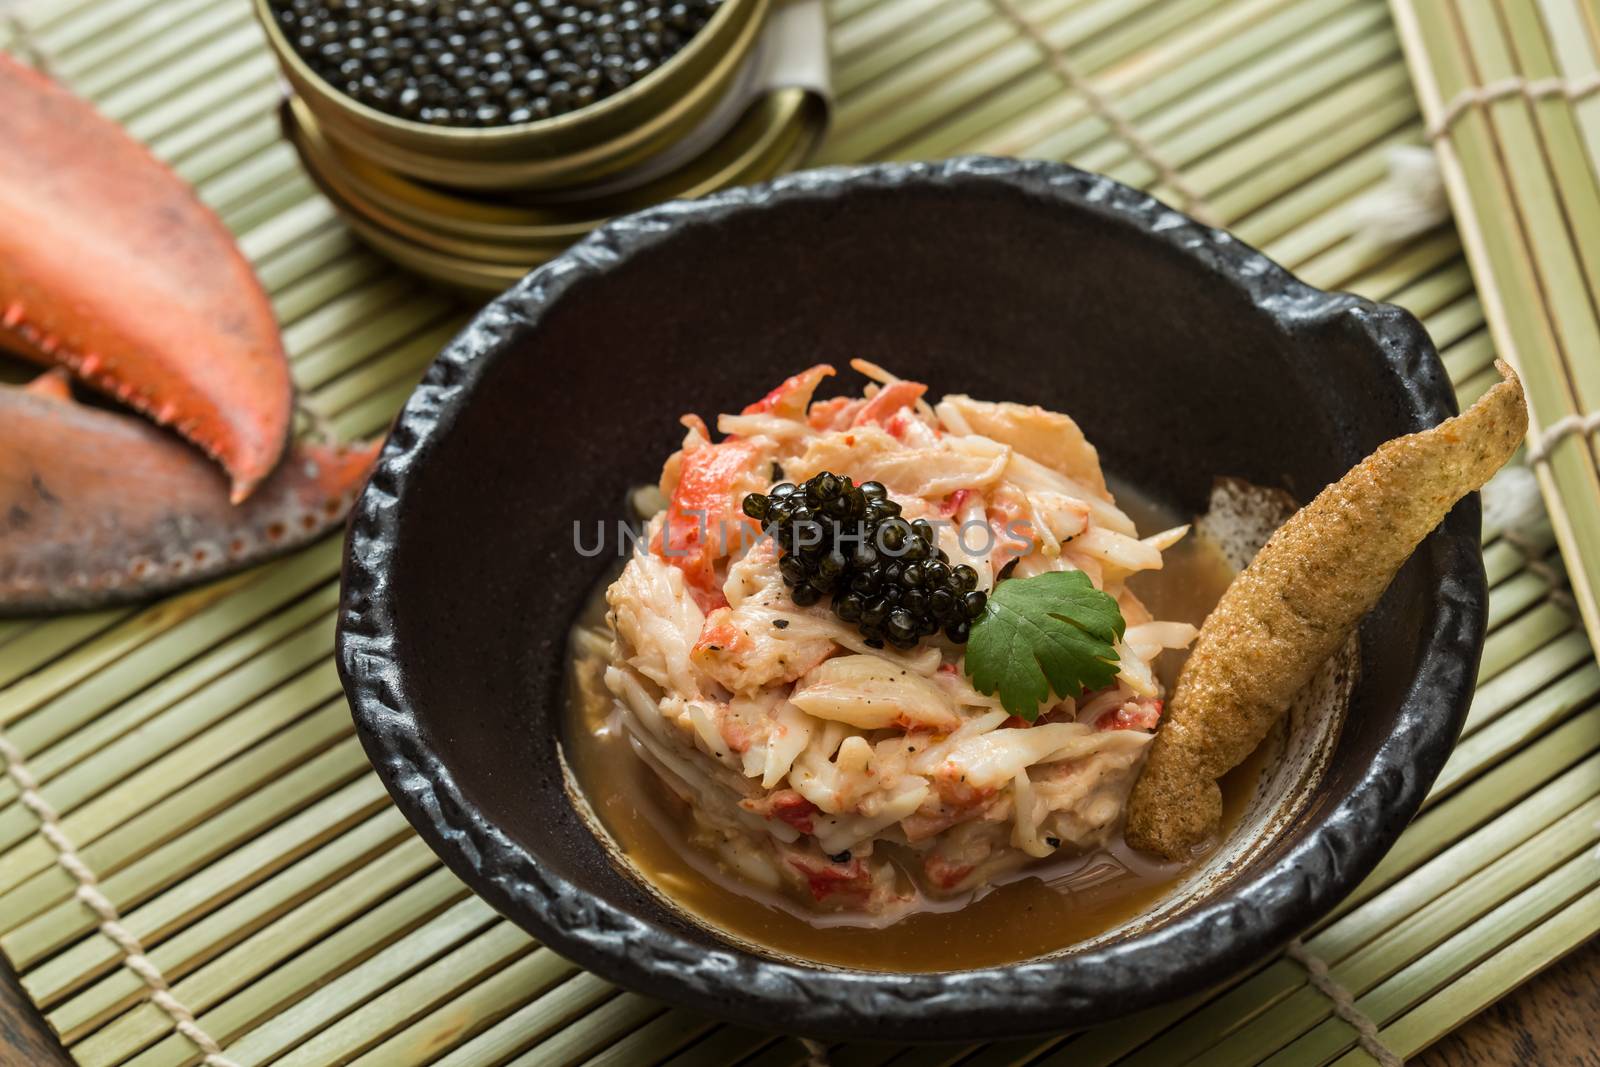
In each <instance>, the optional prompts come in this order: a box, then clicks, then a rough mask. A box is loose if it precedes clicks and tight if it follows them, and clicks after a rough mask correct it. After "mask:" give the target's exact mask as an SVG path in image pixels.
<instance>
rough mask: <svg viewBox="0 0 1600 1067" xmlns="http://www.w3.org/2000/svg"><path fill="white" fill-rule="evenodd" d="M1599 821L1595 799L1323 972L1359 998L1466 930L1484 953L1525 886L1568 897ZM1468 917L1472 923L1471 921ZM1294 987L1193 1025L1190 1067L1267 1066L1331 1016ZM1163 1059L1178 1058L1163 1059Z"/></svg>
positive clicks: (1327, 1007)
mask: <svg viewBox="0 0 1600 1067" xmlns="http://www.w3.org/2000/svg"><path fill="white" fill-rule="evenodd" d="M1597 817H1600V800H1593V801H1590V802H1589V803H1588V804H1586V805H1584V806H1583V807H1580V808H1578V809H1575V810H1574V811H1573V812H1571V813H1569V815H1568V816H1567V817H1565V818H1564V819H1562V821H1561V822H1559V823H1557V824H1556V825H1555V826H1553V827H1551V828H1549V829H1548V830H1546V831H1544V832H1543V833H1540V834H1536V835H1534V836H1532V837H1530V838H1528V839H1527V840H1526V841H1524V842H1522V843H1521V844H1520V845H1519V846H1518V847H1517V848H1515V849H1513V850H1512V851H1510V852H1508V853H1507V854H1506V855H1505V856H1503V857H1501V858H1500V859H1499V860H1497V861H1496V862H1494V863H1492V864H1489V865H1487V866H1485V867H1482V868H1480V869H1479V870H1477V871H1475V872H1474V873H1473V876H1472V877H1471V878H1470V879H1465V880H1462V881H1460V882H1459V883H1458V884H1457V885H1456V886H1455V887H1453V888H1452V889H1451V890H1449V891H1448V892H1446V893H1444V894H1443V895H1441V896H1439V897H1437V898H1436V899H1434V900H1433V901H1431V902H1429V903H1428V904H1427V905H1426V906H1424V907H1422V908H1420V909H1418V910H1416V911H1414V912H1412V913H1411V914H1409V915H1408V916H1406V919H1405V922H1404V923H1403V924H1399V925H1397V926H1395V927H1394V928H1392V929H1390V930H1389V931H1387V932H1386V933H1385V934H1384V936H1383V937H1382V938H1380V939H1378V940H1377V941H1375V942H1370V943H1368V944H1366V945H1363V946H1361V947H1360V948H1359V949H1357V950H1356V951H1353V952H1351V953H1350V955H1348V956H1346V957H1344V958H1341V959H1340V960H1339V961H1338V962H1337V963H1335V964H1333V966H1332V967H1331V968H1330V972H1329V973H1330V974H1331V975H1332V977H1333V978H1334V980H1335V981H1337V982H1339V984H1340V985H1342V986H1344V987H1345V988H1346V989H1349V990H1351V992H1353V993H1356V994H1358V1001H1359V999H1360V997H1359V994H1363V993H1366V992H1367V991H1369V990H1371V989H1373V988H1374V987H1376V986H1378V985H1379V984H1380V982H1383V981H1385V980H1387V979H1389V978H1391V977H1392V976H1394V975H1395V974H1397V973H1399V972H1401V971H1403V970H1405V969H1407V967H1408V965H1410V964H1411V962H1412V961H1414V960H1418V959H1422V958H1425V957H1426V955H1427V954H1429V953H1431V952H1434V951H1438V950H1439V949H1440V948H1441V947H1443V946H1445V945H1448V944H1450V943H1451V942H1452V941H1453V940H1454V939H1457V938H1459V937H1461V936H1462V935H1463V932H1464V931H1473V932H1474V933H1475V936H1476V937H1477V938H1478V944H1479V946H1480V948H1481V950H1482V951H1483V952H1485V953H1486V952H1488V951H1489V950H1490V948H1491V947H1492V946H1493V945H1494V944H1495V942H1494V941H1493V940H1488V939H1485V937H1484V933H1485V931H1484V929H1483V925H1484V924H1485V922H1486V921H1487V920H1489V919H1490V918H1491V917H1495V916H1501V917H1504V910H1505V908H1506V907H1507V903H1508V901H1518V902H1520V903H1522V904H1526V902H1527V901H1526V899H1525V897H1526V894H1527V892H1528V890H1529V887H1530V886H1533V887H1538V888H1539V889H1540V890H1541V891H1545V890H1548V889H1550V888H1551V887H1552V886H1559V887H1560V890H1559V891H1558V893H1557V897H1558V899H1557V900H1556V901H1555V902H1554V903H1560V902H1561V900H1564V899H1566V897H1565V896H1564V895H1563V894H1564V893H1566V892H1568V891H1569V887H1568V885H1567V883H1568V882H1570V881H1571V880H1572V874H1573V873H1578V874H1580V875H1581V873H1582V872H1581V867H1582V861H1581V859H1580V860H1579V862H1578V863H1577V864H1576V865H1574V864H1573V863H1572V857H1573V855H1574V853H1576V852H1580V851H1581V850H1583V849H1584V848H1586V847H1588V846H1591V845H1592V844H1593V843H1594V841H1595V840H1596V839H1597V838H1600V829H1597V828H1596V819H1597ZM1563 872H1565V874H1563ZM1517 918H1518V921H1526V922H1528V923H1530V924H1531V923H1532V922H1533V921H1536V918H1537V916H1534V915H1531V914H1529V913H1526V912H1519V913H1518V915H1517ZM1474 919H1477V921H1476V922H1474V921H1472V920H1474ZM1491 932H1492V934H1493V935H1494V936H1506V927H1505V926H1504V925H1503V924H1501V925H1499V926H1498V927H1491ZM1316 941H1317V939H1313V940H1312V941H1311V942H1310V943H1308V945H1307V948H1308V949H1309V950H1310V951H1312V952H1313V953H1316V954H1319V955H1320V952H1319V946H1318V945H1317V944H1316ZM1437 980H1438V978H1437V975H1433V974H1431V975H1429V977H1428V979H1427V981H1428V982H1435V981H1437ZM1294 984H1295V987H1296V988H1294V989H1293V991H1292V992H1288V993H1287V995H1285V996H1281V997H1280V998H1279V999H1277V1000H1276V1001H1275V1002H1274V1004H1273V1006H1272V1011H1271V1013H1270V1014H1269V1015H1261V1016H1257V1017H1256V1018H1255V1019H1253V1020H1251V1021H1249V1022H1246V1023H1245V1024H1244V1025H1242V1026H1233V1025H1229V1026H1226V1027H1224V1028H1222V1030H1221V1032H1219V1033H1215V1034H1213V1033H1210V1032H1207V1031H1205V1030H1200V1031H1198V1032H1197V1031H1196V1029H1195V1028H1194V1027H1193V1026H1190V1027H1186V1028H1185V1031H1184V1033H1185V1035H1186V1036H1187V1035H1193V1036H1194V1037H1197V1038H1199V1039H1200V1041H1201V1042H1202V1043H1204V1044H1205V1045H1206V1046H1207V1047H1206V1052H1205V1054H1204V1055H1202V1056H1199V1057H1196V1058H1195V1059H1193V1060H1192V1061H1189V1062H1192V1063H1194V1064H1195V1065H1196V1067H1201V1065H1204V1067H1225V1065H1230V1064H1235V1063H1258V1062H1263V1061H1267V1060H1268V1057H1269V1056H1271V1055H1272V1054H1274V1053H1277V1052H1278V1051H1279V1049H1280V1048H1282V1047H1283V1044H1284V1042H1283V1037H1284V1036H1285V1035H1286V1034H1295V1033H1304V1032H1305V1031H1307V1030H1311V1028H1313V1027H1316V1026H1318V1025H1319V1024H1320V1023H1321V1022H1322V1021H1323V1020H1325V1019H1327V1018H1328V1017H1329V1015H1330V1014H1331V1012H1332V1005H1331V1004H1330V1003H1329V1001H1328V999H1327V997H1325V996H1323V995H1322V994H1321V993H1319V992H1317V991H1316V990H1315V989H1313V988H1311V987H1310V986H1308V985H1306V984H1305V982H1304V978H1303V976H1296V981H1295V983H1294ZM1411 987H1412V988H1413V989H1427V988H1430V986H1427V985H1424V984H1422V983H1420V982H1417V981H1412V982H1411ZM1339 1025H1341V1026H1342V1025H1343V1024H1339ZM1291 1028H1292V1029H1291ZM1224 1034H1225V1035H1226V1036H1225V1037H1224V1036H1223V1035H1224ZM1307 1036H1309V1035H1307ZM1219 1038H1221V1039H1220V1040H1219ZM1301 1040H1305V1038H1302V1039H1301ZM1291 1047H1292V1046H1291ZM1152 1050H1155V1051H1154V1052H1153V1053H1152V1055H1141V1056H1140V1057H1136V1058H1134V1059H1132V1060H1130V1061H1129V1067H1133V1065H1135V1064H1151V1063H1159V1062H1163V1061H1162V1060H1161V1059H1160V1058H1159V1056H1160V1055H1161V1054H1162V1053H1161V1051H1160V1050H1157V1049H1156V1047H1155V1046H1153V1045H1152V1046H1147V1048H1146V1049H1145V1050H1141V1051H1142V1053H1143V1052H1152ZM1308 1060H1309V1061H1310V1062H1321V1061H1319V1060H1315V1059H1311V1058H1309V1057H1308V1058H1306V1059H1300V1060H1299V1061H1298V1062H1302V1063H1303V1062H1308ZM1165 1062H1177V1061H1173V1060H1170V1059H1169V1060H1166V1061H1165ZM1291 1062H1292V1061H1291Z"/></svg>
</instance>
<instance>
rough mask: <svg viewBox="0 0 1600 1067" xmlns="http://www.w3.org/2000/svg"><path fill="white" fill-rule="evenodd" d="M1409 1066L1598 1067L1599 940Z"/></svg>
mask: <svg viewBox="0 0 1600 1067" xmlns="http://www.w3.org/2000/svg"><path fill="white" fill-rule="evenodd" d="M1414 1062H1415V1063H1416V1064H1418V1065H1419V1067H1480V1065H1481V1067H1504V1065H1506V1064H1519V1065H1521V1067H1569V1065H1570V1067H1600V940H1596V941H1591V942H1589V944H1587V945H1585V946H1584V947H1582V948H1580V949H1579V950H1578V951H1576V952H1574V953H1573V954H1572V955H1570V956H1568V957H1567V958H1566V959H1564V960H1562V961H1561V962H1560V963H1558V964H1556V965H1555V966H1554V967H1551V968H1550V969H1549V970H1547V971H1545V972H1544V973H1543V974H1541V975H1539V976H1538V977H1536V978H1535V979H1533V981H1531V982H1529V983H1528V984H1527V985H1525V986H1523V987H1522V988H1521V989H1519V990H1517V991H1516V992H1515V993H1512V994H1511V995H1510V996H1508V997H1506V998H1505V999H1503V1000H1501V1001H1500V1002H1499V1003H1498V1004H1495V1005H1494V1006H1493V1007H1491V1008H1489V1009H1488V1010H1487V1011H1485V1012H1483V1013H1482V1014H1481V1015H1479V1016H1478V1017H1477V1018H1475V1019H1473V1020H1472V1021H1471V1022H1469V1023H1467V1024H1466V1025H1465V1026H1463V1027H1462V1028H1461V1029H1459V1030H1457V1031H1456V1032H1455V1033H1453V1034H1451V1035H1449V1036H1448V1037H1446V1038H1445V1039H1444V1040H1443V1041H1440V1042H1439V1043H1438V1044H1436V1045H1434V1046H1433V1047H1432V1048H1430V1049H1428V1050H1427V1051H1426V1052H1424V1053H1423V1054H1422V1055H1421V1056H1419V1057H1418V1058H1417V1059H1416V1060H1415V1061H1414ZM71 1063H72V1061H71V1060H70V1059H69V1058H68V1057H67V1055H66V1053H65V1052H63V1051H62V1049H61V1046H60V1044H58V1043H57V1041H56V1039H55V1036H54V1035H53V1034H51V1033H50V1030H49V1028H48V1027H47V1026H45V1023H44V1020H43V1019H42V1018H40V1016H39V1013H38V1012H37V1011H36V1010H35V1009H34V1007H33V1005H32V1004H31V1003H29V1001H28V999H27V997H25V996H24V995H23V994H22V990H21V989H20V988H19V987H18V986H17V983H16V979H15V977H13V975H12V974H11V970H10V968H9V967H0V1067H70V1065H71ZM708 1067H709V1065H708Z"/></svg>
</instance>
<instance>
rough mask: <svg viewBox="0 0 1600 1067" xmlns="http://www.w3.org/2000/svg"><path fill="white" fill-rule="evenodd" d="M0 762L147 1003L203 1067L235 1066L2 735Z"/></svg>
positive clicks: (15, 748)
mask: <svg viewBox="0 0 1600 1067" xmlns="http://www.w3.org/2000/svg"><path fill="white" fill-rule="evenodd" d="M0 759H4V760H5V764H6V774H7V776H9V777H10V779H11V780H12V782H14V783H15V784H16V787H17V798H18V799H19V800H21V801H22V804H23V806H24V807H26V808H27V809H28V810H29V811H31V812H33V814H34V816H35V817H36V818H37V819H38V820H39V833H40V835H41V836H42V837H44V839H45V840H46V841H48V842H49V843H50V847H51V848H53V849H55V852H56V862H57V863H58V864H59V865H60V866H61V868H62V869H63V870H65V871H66V872H67V873H68V874H69V875H71V876H72V878H73V880H74V881H76V882H77V883H78V888H77V891H76V892H75V893H74V894H73V895H74V896H75V897H76V898H77V899H78V900H79V901H80V902H82V903H83V905H84V906H85V907H87V908H88V909H89V910H90V911H92V912H94V913H95V915H97V916H99V918H100V932H101V933H103V934H105V936H106V937H108V938H109V939H110V940H111V941H112V943H114V944H115V945H116V946H117V947H118V948H119V949H121V950H122V962H123V965H124V966H126V967H127V968H128V970H130V971H132V972H133V973H134V974H136V975H137V976H138V977H139V979H140V980H141V981H143V982H144V984H145V985H146V986H148V987H149V989H150V1001H151V1003H153V1004H155V1006H156V1007H158V1008H160V1009H161V1010H162V1011H164V1012H166V1013H167V1015H168V1016H170V1017H171V1019H172V1022H173V1025H174V1026H175V1027H176V1028H177V1031H178V1032H179V1033H180V1034H182V1035H183V1036H184V1037H186V1038H188V1039H189V1040H190V1041H191V1042H193V1043H194V1045H195V1047H196V1048H198V1049H200V1051H201V1052H203V1053H204V1054H205V1057H204V1059H202V1060H201V1062H202V1063H203V1064H204V1065H205V1067H238V1064H236V1063H234V1062H233V1061H232V1060H230V1059H228V1058H227V1057H226V1056H224V1055H223V1054H222V1046H221V1045H219V1044H218V1043H217V1041H216V1039H215V1038H213V1037H212V1036H211V1035H210V1034H208V1033H206V1032H205V1031H204V1030H203V1029H201V1028H200V1024H199V1023H198V1022H196V1021H195V1017H194V1013H193V1012H192V1011H190V1010H189V1009H188V1007H187V1006H186V1005H184V1003H183V1002H182V1001H180V1000H179V999H178V998H177V997H175V996H173V995H172V990H171V988H170V987H169V986H168V985H167V980H166V978H165V976H163V975H162V973H161V971H160V970H159V969H158V968H157V967H156V965H155V964H154V963H152V962H151V961H150V957H149V956H147V955H146V954H145V951H144V946H143V945H141V944H140V943H139V938H138V937H137V936H136V935H135V934H134V932H133V931H132V930H129V929H128V928H127V927H126V926H124V925H123V924H122V915H121V913H119V912H118V911H117V906H116V905H115V904H113V903H112V902H111V899H110V898H109V897H107V896H106V895H105V894H104V893H102V892H101V891H100V887H99V884H98V882H99V879H98V878H96V877H95V873H94V871H93V870H91V869H90V867H89V865H88V864H87V863H85V862H84V861H83V857H81V856H79V855H78V850H77V846H75V845H74V844H73V843H72V839H71V838H69V837H68V836H67V835H66V832H65V831H64V830H63V829H62V828H61V816H60V814H59V813H58V812H57V811H56V809H55V807H54V806H53V805H52V804H51V803H50V802H49V801H48V800H46V799H45V798H44V795H43V794H41V793H40V792H39V781H38V779H37V778H35V777H34V776H33V772H32V771H31V770H29V769H28V764H27V761H26V759H25V757H24V756H23V754H22V750H21V749H19V748H17V746H16V745H14V744H12V743H11V741H10V739H9V738H7V737H6V736H5V735H4V734H0Z"/></svg>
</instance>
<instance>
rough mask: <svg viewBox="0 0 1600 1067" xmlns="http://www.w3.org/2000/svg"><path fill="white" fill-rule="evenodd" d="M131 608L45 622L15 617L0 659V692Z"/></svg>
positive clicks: (122, 617) (124, 615)
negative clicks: (2, 656) (16, 618)
mask: <svg viewBox="0 0 1600 1067" xmlns="http://www.w3.org/2000/svg"><path fill="white" fill-rule="evenodd" d="M136 610H137V609H135V608H107V609H104V610H101V611H90V612H84V613H82V614H79V615H69V616H67V617H65V618H61V619H52V620H50V621H49V622H48V623H46V622H33V621H18V622H16V623H15V624H14V629H12V630H11V636H10V637H9V638H7V640H6V645H5V650H4V659H3V661H0V694H4V693H5V691H6V688H7V687H9V686H10V685H11V684H12V683H13V682H15V681H17V679H19V678H21V677H22V676H23V675H26V674H29V673H32V672H33V671H36V670H38V669H39V668H40V667H42V666H43V665H44V664H47V663H50V662H52V661H53V660H56V659H59V658H60V657H62V656H64V655H65V654H66V653H67V651H68V650H70V649H71V648H73V647H74V646H75V645H78V644H80V643H82V642H84V641H87V640H88V639H89V638H90V637H93V636H95V635H96V634H99V633H103V632H105V631H107V630H109V629H110V628H111V627H112V626H113V625H115V624H116V623H119V622H122V621H124V620H126V619H128V618H129V617H131V616H132V615H133V614H134V612H135V611H136Z"/></svg>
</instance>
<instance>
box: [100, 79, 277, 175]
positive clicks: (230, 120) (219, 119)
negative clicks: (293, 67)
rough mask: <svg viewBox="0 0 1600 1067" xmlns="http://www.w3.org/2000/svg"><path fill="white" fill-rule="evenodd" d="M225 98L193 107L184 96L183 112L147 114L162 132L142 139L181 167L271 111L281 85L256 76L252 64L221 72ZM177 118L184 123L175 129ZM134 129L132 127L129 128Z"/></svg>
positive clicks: (219, 87) (152, 126)
mask: <svg viewBox="0 0 1600 1067" xmlns="http://www.w3.org/2000/svg"><path fill="white" fill-rule="evenodd" d="M215 89H216V91H217V93H218V94H219V95H220V96H221V97H222V99H221V100H220V101H219V102H215V103H213V104H212V105H211V106H209V107H201V108H196V107H194V102H193V101H192V100H190V99H189V98H188V97H183V98H181V102H182V103H183V104H184V105H185V107H184V109H183V110H182V111H178V110H177V109H174V113H172V114H169V113H167V112H166V111H163V110H162V109H157V110H155V111H152V112H150V113H148V114H147V115H145V116H144V122H145V123H148V126H149V128H150V129H152V130H161V131H163V132H162V134H161V135H160V136H159V137H156V136H145V137H143V138H141V139H142V140H144V141H146V143H148V144H149V145H150V148H151V150H152V151H154V152H155V153H156V155H158V156H160V157H161V158H162V159H164V160H166V161H167V162H168V163H169V164H172V165H174V166H181V165H182V164H183V163H184V162H185V161H187V160H188V159H189V158H190V157H192V156H194V155H196V154H197V153H199V152H201V151H204V150H207V149H209V148H210V146H211V145H213V144H215V143H216V141H217V139H218V138H221V137H224V136H226V135H227V134H228V133H229V132H231V131H233V130H236V129H238V128H239V127H240V126H241V125H242V124H244V123H247V122H251V121H253V120H256V119H258V118H260V117H261V116H262V115H265V114H270V113H271V112H272V109H273V106H274V105H275V104H276V103H277V102H278V93H279V90H278V86H277V83H276V82H274V81H273V80H272V79H271V78H270V77H265V78H262V77H256V76H255V70H254V68H253V67H251V66H244V67H242V68H240V69H239V70H238V71H230V72H227V73H226V74H224V75H221V76H219V77H218V79H217V83H216V85H215ZM175 117H176V118H178V119H181V121H182V123H183V125H181V126H178V127H176V128H173V124H174V121H175ZM129 132H132V127H131V126H130V127H129Z"/></svg>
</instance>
